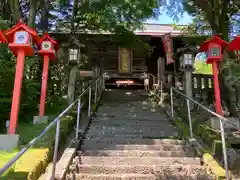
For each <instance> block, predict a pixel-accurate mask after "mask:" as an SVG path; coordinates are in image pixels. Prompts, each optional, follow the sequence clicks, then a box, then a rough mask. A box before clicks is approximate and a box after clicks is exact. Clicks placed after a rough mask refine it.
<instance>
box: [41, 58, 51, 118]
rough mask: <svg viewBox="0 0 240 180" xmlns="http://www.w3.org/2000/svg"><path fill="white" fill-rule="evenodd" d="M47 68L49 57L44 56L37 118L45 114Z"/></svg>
mask: <svg viewBox="0 0 240 180" xmlns="http://www.w3.org/2000/svg"><path fill="white" fill-rule="evenodd" d="M48 67H49V56H48V55H44V60H43V72H42V89H41V97H40V110H39V116H44V114H45V102H46V94H47V81H48Z"/></svg>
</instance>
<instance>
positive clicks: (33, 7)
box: [28, 0, 40, 27]
mask: <svg viewBox="0 0 240 180" xmlns="http://www.w3.org/2000/svg"><path fill="white" fill-rule="evenodd" d="M39 4H40V1H39V0H30V10H29V19H28V26H30V27H34V25H35V20H36V14H37V9H38V6H39Z"/></svg>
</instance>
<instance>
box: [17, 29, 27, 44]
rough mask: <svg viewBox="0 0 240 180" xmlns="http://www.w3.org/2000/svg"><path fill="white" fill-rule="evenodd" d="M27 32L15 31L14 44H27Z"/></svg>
mask: <svg viewBox="0 0 240 180" xmlns="http://www.w3.org/2000/svg"><path fill="white" fill-rule="evenodd" d="M28 36H29V34H28V32H27V31H17V32H16V33H15V44H28V43H30V42H28Z"/></svg>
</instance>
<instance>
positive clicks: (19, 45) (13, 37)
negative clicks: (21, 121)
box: [4, 20, 39, 134]
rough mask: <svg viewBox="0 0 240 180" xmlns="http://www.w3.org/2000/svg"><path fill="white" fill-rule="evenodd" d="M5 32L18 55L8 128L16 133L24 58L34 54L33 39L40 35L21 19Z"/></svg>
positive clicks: (12, 48) (10, 131)
mask: <svg viewBox="0 0 240 180" xmlns="http://www.w3.org/2000/svg"><path fill="white" fill-rule="evenodd" d="M4 33H5V35H6V37H7V39H8V42H9V48H10V50H11V51H12V52H13V54H14V55H15V56H17V65H16V73H15V81H14V89H13V96H12V107H11V115H10V124H9V130H8V133H9V134H15V132H16V126H17V119H18V112H19V102H20V96H21V88H22V78H23V72H24V59H25V56H33V55H34V50H33V47H32V40H33V41H34V42H38V40H39V37H38V34H37V31H36V30H34V29H31V28H29V27H28V26H27V25H26V24H24V23H23V22H22V20H19V22H18V23H17V25H15V26H13V27H12V28H11V29H9V30H6V31H5V32H4Z"/></svg>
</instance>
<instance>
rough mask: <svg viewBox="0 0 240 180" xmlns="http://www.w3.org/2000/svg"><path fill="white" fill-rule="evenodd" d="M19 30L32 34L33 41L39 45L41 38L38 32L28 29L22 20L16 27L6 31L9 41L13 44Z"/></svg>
mask: <svg viewBox="0 0 240 180" xmlns="http://www.w3.org/2000/svg"><path fill="white" fill-rule="evenodd" d="M19 30H24V31H27V32H28V33H29V34H31V36H32V39H33V41H34V42H35V43H38V41H39V36H38V34H37V31H36V30H35V29H33V28H30V27H28V26H27V25H26V24H24V23H23V21H22V19H20V20H19V21H18V23H17V24H16V25H14V26H13V27H12V28H11V29H8V30H5V31H4V33H5V35H6V37H7V39H8V41H10V42H13V37H14V33H15V32H16V31H19Z"/></svg>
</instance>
